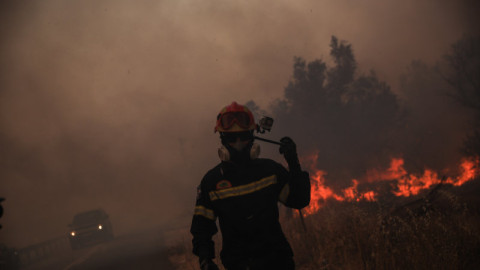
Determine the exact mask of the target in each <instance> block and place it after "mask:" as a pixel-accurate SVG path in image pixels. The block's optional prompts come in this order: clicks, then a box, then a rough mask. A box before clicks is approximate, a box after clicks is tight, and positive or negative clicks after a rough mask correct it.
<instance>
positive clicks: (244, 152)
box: [218, 131, 260, 161]
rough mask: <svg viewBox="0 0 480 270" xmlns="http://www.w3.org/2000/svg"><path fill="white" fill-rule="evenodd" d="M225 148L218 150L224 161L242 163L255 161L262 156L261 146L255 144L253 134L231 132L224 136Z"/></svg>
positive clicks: (248, 132)
mask: <svg viewBox="0 0 480 270" xmlns="http://www.w3.org/2000/svg"><path fill="white" fill-rule="evenodd" d="M221 138H222V144H223V146H222V147H221V148H219V149H218V156H219V157H220V159H221V160H222V161H229V160H232V161H242V160H245V159H247V160H248V159H250V160H252V159H255V158H257V157H258V156H259V154H260V146H259V145H258V144H255V143H253V133H252V132H250V131H247V132H230V133H223V134H222V137H221Z"/></svg>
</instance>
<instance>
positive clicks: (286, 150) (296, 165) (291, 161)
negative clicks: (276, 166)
mask: <svg viewBox="0 0 480 270" xmlns="http://www.w3.org/2000/svg"><path fill="white" fill-rule="evenodd" d="M280 143H282V145H281V146H280V149H279V151H280V154H283V156H284V157H285V160H286V161H287V164H288V168H289V170H290V172H291V173H299V172H300V171H301V168H300V162H299V161H298V155H297V145H296V144H295V142H294V141H293V140H292V139H291V138H290V137H283V138H282V139H281V140H280Z"/></svg>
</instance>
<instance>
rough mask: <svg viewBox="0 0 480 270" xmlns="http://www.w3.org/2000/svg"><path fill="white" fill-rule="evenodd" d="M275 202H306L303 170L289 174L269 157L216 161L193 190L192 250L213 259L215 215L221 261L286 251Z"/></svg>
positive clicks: (290, 204) (307, 183)
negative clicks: (220, 241)
mask: <svg viewBox="0 0 480 270" xmlns="http://www.w3.org/2000/svg"><path fill="white" fill-rule="evenodd" d="M278 201H280V202H282V203H283V204H284V205H286V206H288V207H292V208H297V209H301V208H303V207H305V206H307V205H308V204H309V202H310V178H309V175H308V173H307V172H298V173H296V174H293V173H290V172H288V171H287V170H286V169H285V168H284V167H283V166H282V165H280V164H279V163H277V162H275V161H273V160H270V159H255V160H252V161H251V162H249V163H248V164H246V165H237V164H233V163H230V162H222V163H220V164H219V165H217V166H216V167H215V168H213V169H211V170H210V171H209V172H208V173H207V174H206V175H205V176H204V178H203V180H202V182H201V184H200V186H199V187H198V190H197V201H196V206H195V213H194V216H193V221H192V226H191V229H190V232H191V233H192V235H193V253H194V254H196V255H197V256H199V257H200V258H214V256H215V251H214V243H213V241H212V236H213V235H214V234H215V233H216V232H217V226H216V223H215V222H216V219H217V217H218V220H219V225H220V229H221V231H222V239H223V245H222V251H221V253H220V257H221V259H222V263H223V264H224V265H225V264H232V263H235V262H236V261H242V260H245V259H248V258H252V257H258V256H262V254H271V253H272V252H278V253H280V254H285V255H286V256H292V255H293V253H292V249H291V247H290V245H289V244H288V242H287V240H286V238H285V236H284V234H283V232H282V229H281V227H280V223H279V213H278Z"/></svg>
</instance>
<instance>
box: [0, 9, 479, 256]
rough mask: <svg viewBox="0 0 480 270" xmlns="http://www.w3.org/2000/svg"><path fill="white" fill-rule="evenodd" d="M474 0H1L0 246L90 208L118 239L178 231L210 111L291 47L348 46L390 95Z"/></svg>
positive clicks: (430, 56)
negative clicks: (105, 216)
mask: <svg viewBox="0 0 480 270" xmlns="http://www.w3.org/2000/svg"><path fill="white" fill-rule="evenodd" d="M477 6H478V4H475V2H473V1H463V2H458V1H446V0H445V1H434V0H424V1H414V0H408V1H381V0H371V1H351V0H342V1H309V0H303V1H294V2H293V1H261V2H258V1H217V0H215V1H214V0H211V1H194V0H183V1H147V0H142V1H113V0H112V1H77V0H73V1H61V0H46V1H2V2H1V3H0V17H1V18H2V23H1V24H0V147H1V150H0V166H1V171H0V177H1V180H0V181H1V182H0V196H2V197H5V198H6V201H5V202H4V203H3V205H4V208H5V214H4V216H3V217H2V219H1V220H0V221H1V224H2V225H3V229H2V230H1V231H0V238H1V242H4V243H7V244H9V245H13V246H17V247H22V246H25V245H28V244H32V243H35V242H39V241H43V240H46V239H50V238H52V237H55V236H59V235H62V234H64V233H65V232H66V230H67V227H66V225H67V224H68V223H70V222H71V219H72V218H73V215H74V213H76V212H79V211H84V210H89V209H93V208H98V207H102V208H104V209H105V210H106V211H107V212H109V213H110V216H111V219H112V222H113V224H114V228H115V230H116V232H118V233H126V232H129V231H132V230H136V229H141V228H150V227H152V226H163V227H185V226H188V223H189V219H190V216H191V214H192V206H193V204H194V199H195V192H196V191H195V190H196V186H197V185H198V183H199V181H200V180H201V177H202V176H203V174H204V173H205V172H206V171H207V170H208V169H209V168H210V167H212V166H214V165H215V164H216V163H217V162H218V158H217V156H216V149H217V147H218V145H219V140H218V135H217V134H214V133H213V127H214V120H215V116H216V114H217V113H218V111H219V110H220V109H221V107H222V106H224V105H226V104H228V103H230V102H232V101H234V100H235V101H238V102H240V103H245V102H247V101H249V100H253V101H255V102H256V103H257V104H259V105H261V106H262V107H264V108H267V107H268V106H269V104H271V102H273V101H274V100H275V99H277V98H281V97H282V96H283V91H284V88H285V86H286V85H287V83H288V81H289V79H290V76H291V65H292V59H293V57H294V56H301V57H304V58H305V59H307V60H313V59H316V58H323V59H325V60H328V55H329V47H328V45H329V41H330V37H331V36H332V35H336V36H338V37H339V38H341V39H344V40H348V42H350V43H351V44H353V48H354V53H355V56H356V59H357V61H358V63H359V70H360V72H367V71H369V70H370V69H374V70H375V71H376V72H377V74H378V76H379V77H380V78H381V79H382V80H385V81H386V82H387V83H389V84H390V85H392V89H393V90H394V91H396V92H397V93H399V94H400V92H401V90H400V88H401V87H400V83H399V77H400V75H401V74H402V73H405V72H408V71H406V69H407V66H409V64H410V63H411V61H412V60H416V59H421V60H423V61H425V62H426V63H427V64H429V65H431V64H433V63H434V62H435V61H437V60H438V59H440V58H441V57H442V55H443V54H444V53H445V52H446V51H447V50H448V48H449V46H450V45H451V44H452V43H453V42H454V41H456V40H457V39H459V38H461V37H462V35H464V34H468V33H471V32H472V31H476V30H475V29H476V28H475V23H474V22H475V19H474V18H475V16H476V14H477V13H476V12H474V10H478V9H477ZM471 7H475V9H473V8H471ZM419 125H420V124H419ZM279 130H283V129H279ZM281 135H283V134H277V133H272V134H271V136H273V137H280V136H281ZM265 150H266V151H265V155H267V154H268V155H270V157H272V158H275V159H279V156H278V155H276V156H272V155H275V153H276V152H275V151H273V150H272V148H271V147H270V146H267V147H266V149H265Z"/></svg>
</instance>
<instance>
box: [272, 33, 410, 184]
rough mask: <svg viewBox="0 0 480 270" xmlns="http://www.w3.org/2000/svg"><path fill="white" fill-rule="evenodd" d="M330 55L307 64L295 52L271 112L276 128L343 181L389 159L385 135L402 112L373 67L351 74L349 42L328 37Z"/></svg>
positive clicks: (353, 68) (354, 65)
mask: <svg viewBox="0 0 480 270" xmlns="http://www.w3.org/2000/svg"><path fill="white" fill-rule="evenodd" d="M330 55H331V57H332V58H333V60H334V65H333V66H332V67H327V65H326V63H325V62H324V61H323V60H321V59H316V60H313V61H311V62H308V63H307V61H306V60H304V59H303V58H301V57H295V58H294V61H293V74H292V78H291V79H290V81H289V83H288V85H287V86H286V87H285V92H284V98H283V99H280V100H277V101H276V102H275V103H273V104H272V106H271V111H272V112H273V113H274V115H275V117H276V118H277V119H278V121H277V122H276V127H275V129H276V130H280V132H281V133H283V134H289V136H292V137H293V138H294V139H295V140H297V141H301V142H302V145H303V146H304V147H308V149H305V148H303V150H302V148H301V147H300V150H301V151H303V152H304V154H309V153H312V152H315V151H318V152H319V158H318V165H319V166H318V167H319V168H321V169H324V170H326V171H328V173H329V179H331V180H332V181H335V182H336V183H340V186H342V185H343V186H346V185H350V184H351V183H350V180H351V179H352V178H351V177H356V176H359V175H360V174H363V173H364V170H365V168H369V167H371V166H372V165H378V161H379V160H385V161H386V162H388V161H389V158H386V157H387V156H390V154H389V153H388V151H390V150H388V151H386V150H385V149H387V146H388V145H389V142H388V136H387V134H390V133H391V132H392V130H393V129H394V127H395V126H396V125H397V123H398V122H399V120H400V118H401V113H400V106H399V104H398V101H397V97H396V96H395V94H393V93H392V91H391V89H390V87H389V86H388V85H387V84H386V83H385V82H382V81H380V80H379V79H378V78H377V76H376V74H375V73H374V72H371V73H370V74H368V75H357V74H356V73H357V63H356V61H355V57H354V54H353V50H352V46H351V45H350V44H348V43H346V42H344V41H341V42H340V41H339V40H338V39H337V38H336V37H335V36H333V37H332V39H331V42H330ZM301 154H302V153H301ZM340 180H344V181H345V182H343V183H341V182H339V181H340Z"/></svg>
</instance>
